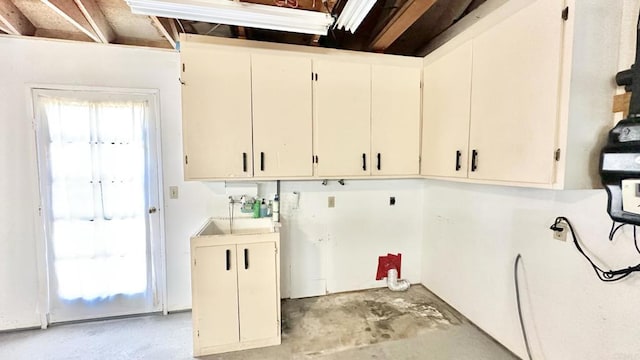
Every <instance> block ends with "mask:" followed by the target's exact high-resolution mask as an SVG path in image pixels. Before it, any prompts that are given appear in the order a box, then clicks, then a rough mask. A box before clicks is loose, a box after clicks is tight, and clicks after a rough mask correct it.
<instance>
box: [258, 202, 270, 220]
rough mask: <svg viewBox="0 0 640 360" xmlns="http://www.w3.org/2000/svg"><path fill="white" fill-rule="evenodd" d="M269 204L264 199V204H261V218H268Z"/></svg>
mask: <svg viewBox="0 0 640 360" xmlns="http://www.w3.org/2000/svg"><path fill="white" fill-rule="evenodd" d="M267 210H268V208H267V204H266V203H265V202H264V199H262V204H260V217H267Z"/></svg>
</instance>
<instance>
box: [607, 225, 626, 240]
mask: <svg viewBox="0 0 640 360" xmlns="http://www.w3.org/2000/svg"><path fill="white" fill-rule="evenodd" d="M615 225H616V222H615V221H613V222H612V223H611V230H610V231H609V241H613V236H614V235H615V234H616V232H617V231H618V229H620V228H621V227H623V226H625V225H627V224H625V223H622V224H620V225H618V227H616V228H615V229H614V226H615Z"/></svg>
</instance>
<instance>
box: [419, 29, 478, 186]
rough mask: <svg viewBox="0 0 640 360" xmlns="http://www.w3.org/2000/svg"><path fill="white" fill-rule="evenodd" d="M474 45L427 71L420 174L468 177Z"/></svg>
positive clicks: (447, 57)
mask: <svg viewBox="0 0 640 360" xmlns="http://www.w3.org/2000/svg"><path fill="white" fill-rule="evenodd" d="M471 50H472V47H471V42H468V43H466V44H464V45H462V46H460V47H458V48H456V49H455V50H453V51H451V52H450V53H448V54H446V55H444V56H442V57H441V58H439V59H437V60H436V61H435V62H433V63H431V64H429V65H427V66H426V67H425V68H424V85H423V88H424V92H423V98H424V103H423V104H424V106H423V108H422V114H423V115H422V164H421V174H422V175H427V176H446V177H460V178H466V177H467V153H468V145H469V116H470V115H469V113H470V103H471Z"/></svg>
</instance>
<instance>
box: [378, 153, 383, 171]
mask: <svg viewBox="0 0 640 360" xmlns="http://www.w3.org/2000/svg"><path fill="white" fill-rule="evenodd" d="M381 160H382V155H380V153H378V170H380V167H381Z"/></svg>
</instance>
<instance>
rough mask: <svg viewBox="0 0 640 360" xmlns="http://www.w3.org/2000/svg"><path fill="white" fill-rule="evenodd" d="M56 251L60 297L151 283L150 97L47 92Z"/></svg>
mask: <svg viewBox="0 0 640 360" xmlns="http://www.w3.org/2000/svg"><path fill="white" fill-rule="evenodd" d="M39 100H40V105H41V106H42V107H43V108H42V109H43V110H44V111H43V113H44V115H45V118H46V126H47V129H48V131H47V132H46V133H47V134H48V136H49V139H48V142H47V143H48V146H49V147H48V149H47V150H48V151H47V154H48V163H49V166H48V169H49V176H50V179H49V184H50V192H49V193H50V194H49V195H50V199H49V202H50V206H51V209H50V211H51V213H50V222H49V226H50V227H51V229H50V231H49V234H50V236H51V239H50V241H49V244H50V251H52V252H53V253H52V256H50V257H49V258H50V259H53V265H54V266H53V269H54V272H55V282H56V284H55V287H56V288H57V293H58V296H59V297H60V298H62V299H66V300H73V299H84V300H93V299H103V298H107V297H111V296H114V295H118V294H127V295H131V294H137V293H143V292H145V291H146V289H147V285H148V284H147V266H148V264H147V241H146V239H147V227H146V211H145V210H146V199H145V188H146V187H145V179H146V176H145V172H146V170H145V169H146V167H145V113H146V111H147V104H146V103H145V102H93V101H78V100H69V99H64V98H55V97H41V98H40V99H39Z"/></svg>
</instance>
